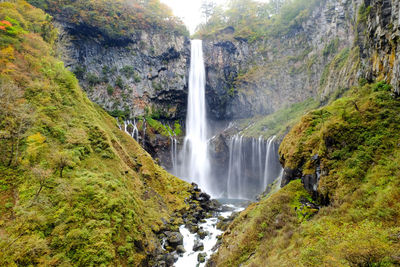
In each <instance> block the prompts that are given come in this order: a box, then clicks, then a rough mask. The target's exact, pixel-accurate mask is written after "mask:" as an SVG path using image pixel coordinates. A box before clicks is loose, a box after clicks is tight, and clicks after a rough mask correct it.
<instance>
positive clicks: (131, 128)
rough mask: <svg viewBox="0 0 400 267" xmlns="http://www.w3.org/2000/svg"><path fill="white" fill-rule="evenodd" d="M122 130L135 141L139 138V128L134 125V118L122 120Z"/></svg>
mask: <svg viewBox="0 0 400 267" xmlns="http://www.w3.org/2000/svg"><path fill="white" fill-rule="evenodd" d="M120 128H121V127H120ZM124 131H125V132H126V133H127V134H129V135H130V136H132V138H133V139H135V140H136V141H138V140H139V130H138V128H137V125H136V120H133V121H131V120H126V121H124Z"/></svg>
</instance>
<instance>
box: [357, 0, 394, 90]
mask: <svg viewBox="0 0 400 267" xmlns="http://www.w3.org/2000/svg"><path fill="white" fill-rule="evenodd" d="M363 2H364V4H363V9H362V10H360V13H361V14H362V15H363V16H362V17H361V18H360V19H361V23H362V24H361V25H360V27H359V29H358V32H359V35H360V39H359V42H358V45H359V46H360V47H361V58H362V63H363V64H362V69H361V72H362V75H363V76H364V77H366V78H367V79H368V80H374V79H378V80H382V79H383V80H385V81H386V82H388V83H390V84H391V85H392V86H393V89H394V92H395V93H396V94H399V93H400V41H399V39H400V14H399V13H400V3H399V1H396V0H364V1H363ZM361 11H362V12H361Z"/></svg>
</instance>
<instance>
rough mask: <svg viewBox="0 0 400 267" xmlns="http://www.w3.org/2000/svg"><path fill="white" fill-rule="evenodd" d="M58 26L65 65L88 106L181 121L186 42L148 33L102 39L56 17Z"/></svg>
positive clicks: (183, 109)
mask: <svg viewBox="0 0 400 267" xmlns="http://www.w3.org/2000/svg"><path fill="white" fill-rule="evenodd" d="M56 18H57V17H56ZM57 22H58V27H59V28H60V29H61V32H62V35H61V44H62V46H63V47H64V50H65V51H64V53H63V54H64V61H65V62H66V65H67V66H68V67H69V68H70V69H71V70H72V71H73V72H74V73H75V74H76V76H77V78H78V79H79V81H80V84H81V86H82V87H83V88H84V90H85V91H86V93H87V95H88V96H89V98H90V99H91V100H92V101H94V102H95V103H97V104H99V105H100V106H102V107H103V108H105V109H106V110H108V111H109V112H111V113H112V114H113V115H115V116H118V115H121V114H124V115H126V116H127V117H131V118H134V117H138V116H142V115H145V114H155V115H156V116H157V117H160V118H162V119H168V120H175V119H179V118H183V117H184V116H185V114H186V104H185V103H186V96H187V72H188V66H189V64H188V62H189V60H190V42H189V39H188V38H187V37H185V36H183V35H178V34H176V33H171V34H167V33H160V32H157V31H152V30H151V29H149V30H147V31H144V30H143V31H140V32H139V33H137V34H136V35H134V36H128V37H127V38H126V39H124V40H105V39H104V38H103V37H102V36H101V35H96V34H89V32H88V31H89V30H88V29H86V28H81V27H77V26H76V25H75V24H69V23H68V22H65V21H63V20H62V19H61V18H59V19H58V20H57Z"/></svg>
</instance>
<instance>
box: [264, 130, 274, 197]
mask: <svg viewBox="0 0 400 267" xmlns="http://www.w3.org/2000/svg"><path fill="white" fill-rule="evenodd" d="M275 138H276V136H272V137H270V138H268V141H267V154H266V156H265V168H264V185H263V188H264V189H265V188H266V187H267V186H268V185H269V184H271V183H272V182H273V181H274V179H276V178H277V177H276V176H275V175H276V173H275V172H272V170H271V169H272V168H271V167H272V166H270V165H271V164H274V162H273V157H275V153H274V151H275V150H274V147H273V146H274V141H275ZM274 176H275V177H274Z"/></svg>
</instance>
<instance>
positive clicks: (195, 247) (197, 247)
mask: <svg viewBox="0 0 400 267" xmlns="http://www.w3.org/2000/svg"><path fill="white" fill-rule="evenodd" d="M203 250H204V245H203V243H202V242H200V241H199V240H195V241H194V245H193V251H203Z"/></svg>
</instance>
